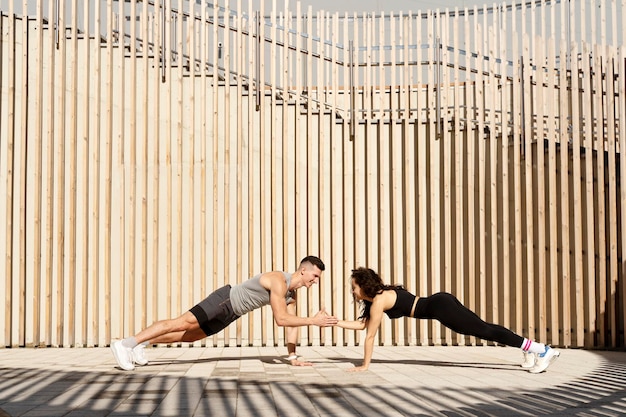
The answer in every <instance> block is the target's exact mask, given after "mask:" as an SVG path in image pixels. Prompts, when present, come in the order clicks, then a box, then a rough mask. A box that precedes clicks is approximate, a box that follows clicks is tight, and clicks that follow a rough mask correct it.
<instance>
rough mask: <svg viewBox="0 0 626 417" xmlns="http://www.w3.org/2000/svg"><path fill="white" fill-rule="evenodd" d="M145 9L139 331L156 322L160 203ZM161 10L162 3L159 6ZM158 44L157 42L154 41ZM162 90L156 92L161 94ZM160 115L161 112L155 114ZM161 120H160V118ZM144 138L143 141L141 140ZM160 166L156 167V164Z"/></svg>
mask: <svg viewBox="0 0 626 417" xmlns="http://www.w3.org/2000/svg"><path fill="white" fill-rule="evenodd" d="M142 5H143V7H142V9H141V62H140V63H141V67H140V68H141V74H142V80H141V81H142V82H141V84H140V86H141V88H142V89H143V92H142V95H143V97H142V103H141V109H140V110H141V113H140V116H141V120H140V122H141V135H138V138H137V140H138V141H139V143H140V146H141V169H139V167H138V169H137V171H138V173H139V175H140V177H141V178H140V187H141V191H140V195H141V199H140V206H141V210H140V212H139V213H140V214H139V216H140V217H139V218H140V219H141V248H140V249H141V260H140V268H141V282H140V291H139V294H140V297H141V307H140V308H141V314H140V320H139V328H140V329H145V328H146V327H147V326H148V325H149V324H152V322H153V321H154V318H153V317H154V315H153V314H152V311H151V308H150V306H151V305H153V304H154V295H155V293H154V288H155V287H156V285H150V283H151V279H150V274H151V270H150V265H151V264H153V262H156V259H157V257H156V254H155V253H154V252H155V247H156V245H155V242H154V241H155V237H156V234H153V233H152V232H153V231H154V229H153V228H150V224H149V222H150V218H152V216H153V214H152V212H151V209H152V208H153V207H154V206H155V205H154V204H153V203H154V202H155V201H157V200H152V195H154V194H153V191H154V189H153V188H152V187H151V185H152V184H151V183H150V181H149V178H154V177H155V176H156V175H157V174H156V170H154V169H153V168H151V165H152V164H150V154H151V152H152V149H151V146H152V144H153V143H152V142H153V141H152V140H150V133H149V130H150V126H149V116H148V115H149V110H148V109H149V108H150V102H151V101H156V97H155V96H156V94H154V95H153V96H151V95H150V78H151V77H150V76H151V75H152V74H154V72H151V71H150V66H149V65H150V56H151V53H150V45H149V42H150V40H151V39H150V36H149V35H150V33H149V26H150V22H151V19H150V18H151V16H154V14H149V13H148V2H142ZM155 6H156V7H158V4H156V5H155ZM151 41H152V42H154V40H151ZM152 56H153V58H152V59H153V62H156V61H155V60H154V57H155V56H158V52H157V51H156V49H154V46H153V49H152ZM158 91H159V90H158V88H157V89H155V90H154V91H153V93H154V92H158ZM155 114H158V113H155ZM157 120H159V118H157ZM139 139H140V140H139ZM153 166H156V165H153Z"/></svg>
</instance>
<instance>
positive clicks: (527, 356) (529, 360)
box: [522, 352, 537, 369]
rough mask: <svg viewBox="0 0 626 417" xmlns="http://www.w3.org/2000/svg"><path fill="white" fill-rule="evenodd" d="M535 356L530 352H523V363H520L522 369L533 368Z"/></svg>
mask: <svg viewBox="0 0 626 417" xmlns="http://www.w3.org/2000/svg"><path fill="white" fill-rule="evenodd" d="M536 359H537V355H536V354H534V353H530V352H524V362H522V368H524V369H530V368H532V367H533V366H535V362H536Z"/></svg>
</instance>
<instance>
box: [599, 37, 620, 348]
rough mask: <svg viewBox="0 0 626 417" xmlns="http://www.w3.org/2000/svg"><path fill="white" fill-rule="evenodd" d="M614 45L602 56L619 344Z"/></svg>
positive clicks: (613, 313) (611, 285)
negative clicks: (604, 66)
mask: <svg viewBox="0 0 626 417" xmlns="http://www.w3.org/2000/svg"><path fill="white" fill-rule="evenodd" d="M614 51H615V50H614V48H613V47H606V48H604V49H603V55H604V56H605V59H606V73H605V79H606V126H607V135H606V136H607V147H606V150H607V159H608V172H607V176H608V178H607V186H608V189H607V192H608V194H609V195H608V198H607V201H608V203H609V207H608V211H609V213H608V229H609V230H608V235H609V236H608V238H609V239H608V258H607V259H608V263H609V265H608V266H607V273H606V277H607V281H608V283H607V285H608V294H607V297H608V299H609V301H608V309H609V311H610V313H609V314H610V315H609V329H610V332H611V344H610V346H618V344H617V342H618V335H617V334H618V332H619V317H618V302H617V299H618V298H617V289H618V268H617V259H618V258H617V256H618V255H617V240H618V238H617V231H618V225H617V218H618V216H617V173H616V170H617V166H616V159H617V147H616V146H615V130H616V127H617V121H616V118H615V111H616V105H617V103H616V100H615V78H616V77H615V55H614Z"/></svg>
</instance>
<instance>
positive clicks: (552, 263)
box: [544, 38, 567, 345]
mask: <svg viewBox="0 0 626 417" xmlns="http://www.w3.org/2000/svg"><path fill="white" fill-rule="evenodd" d="M554 52H555V50H554V41H553V38H550V39H549V40H548V42H547V59H546V65H547V71H546V84H547V88H546V95H547V96H546V100H545V101H546V102H547V103H549V105H548V107H547V114H546V121H547V123H548V126H547V129H546V132H547V137H548V192H547V198H548V227H549V230H548V235H549V237H550V242H549V244H548V247H549V257H548V259H549V261H548V265H549V269H550V272H549V274H548V276H549V294H550V296H549V301H548V306H547V308H548V310H547V311H546V313H547V316H548V322H547V323H548V325H549V330H550V333H549V337H548V339H549V340H550V342H551V343H552V344H553V345H558V344H559V308H558V306H559V301H558V300H559V282H558V280H559V279H558V275H559V259H558V252H557V250H558V235H557V233H558V231H557V224H558V221H557V201H556V200H557V196H558V190H557V181H556V176H557V160H556V131H555V128H556V127H555V123H556V115H555V107H556V103H558V102H559V98H558V96H556V95H555V89H554V85H555V81H556V79H555V77H554V73H555V71H556V70H555V65H556V59H555V57H554ZM553 103H554V104H553ZM561 149H562V150H563V148H562V147H561ZM566 150H567V148H565V150H563V151H564V152H565V151H566ZM544 340H547V339H544Z"/></svg>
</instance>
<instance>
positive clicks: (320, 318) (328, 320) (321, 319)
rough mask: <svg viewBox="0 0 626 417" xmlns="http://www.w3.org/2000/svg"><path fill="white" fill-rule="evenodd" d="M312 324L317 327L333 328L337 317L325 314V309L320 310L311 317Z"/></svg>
mask: <svg viewBox="0 0 626 417" xmlns="http://www.w3.org/2000/svg"><path fill="white" fill-rule="evenodd" d="M313 320H314V324H315V325H316V326H319V327H328V326H334V325H336V324H337V321H338V320H337V317H335V316H331V315H329V314H328V313H327V312H326V309H321V310H320V311H318V313H317V314H316V315H315V316H313Z"/></svg>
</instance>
